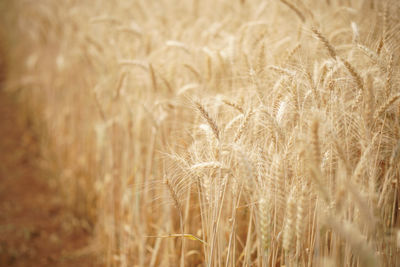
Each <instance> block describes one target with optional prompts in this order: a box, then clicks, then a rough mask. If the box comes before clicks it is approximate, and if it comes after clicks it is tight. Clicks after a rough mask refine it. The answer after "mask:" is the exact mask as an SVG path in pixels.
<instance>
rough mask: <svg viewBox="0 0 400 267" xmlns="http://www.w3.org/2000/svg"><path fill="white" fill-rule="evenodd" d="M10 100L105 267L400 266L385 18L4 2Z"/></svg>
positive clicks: (236, 8)
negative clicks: (32, 128)
mask: <svg viewBox="0 0 400 267" xmlns="http://www.w3.org/2000/svg"><path fill="white" fill-rule="evenodd" d="M1 11H2V14H3V18H2V19H1V20H2V25H3V26H5V27H6V28H5V29H8V30H3V36H4V40H5V41H4V43H5V45H4V47H5V48H4V49H5V50H6V51H7V52H8V58H7V71H8V72H7V73H8V75H7V85H6V89H7V90H9V91H13V92H18V94H19V96H20V98H21V99H23V100H24V101H25V103H26V105H27V106H28V107H29V110H30V111H31V113H32V114H33V116H35V118H36V119H37V121H38V123H39V122H40V123H39V124H40V127H41V129H42V135H43V136H42V137H43V138H42V150H43V151H42V153H43V155H44V156H45V158H46V160H45V161H44V162H45V163H47V164H48V165H50V166H52V168H54V169H55V170H57V171H56V172H55V178H56V179H57V181H58V182H59V185H60V187H62V188H63V192H64V193H65V201H66V202H68V203H70V205H71V206H72V207H74V210H75V211H76V214H77V216H79V217H80V218H83V219H84V220H86V222H87V223H89V224H90V225H91V226H92V227H93V229H94V230H93V231H94V233H93V234H94V237H95V239H94V241H93V244H94V245H95V246H96V247H97V249H98V250H99V252H100V253H99V255H100V256H99V260H100V261H101V262H103V263H105V264H106V265H107V266H177V265H181V266H197V265H201V266H203V265H204V266H236V265H243V266H281V265H285V266H397V265H399V264H400V257H399V255H400V253H399V252H400V251H399V249H400V244H399V240H398V236H399V227H400V216H399V203H400V201H399V200H400V196H399V182H400V181H399V164H398V163H399V154H400V153H399V147H400V146H399V142H400V141H399V140H400V136H399V135H400V128H399V122H400V121H399V118H400V117H399V115H400V107H399V102H398V99H399V93H400V92H399V87H398V85H399V77H400V76H399V66H400V62H399V55H400V46H399V44H400V34H399V27H400V17H399V15H398V14H400V5H399V3H398V1H389V0H388V1H378V0H376V1H374V0H358V1H344V0H342V1H341V0H327V1H317V0H308V1H296V0H285V1H283V0H281V1H278V0H276V1H261V0H241V1H231V0H219V1H198V0H193V1H189V0H188V1H177V0H168V1H167V0H157V1H153V0H149V1H140V0H137V1H117V0H112V1H105V0H104V1H103V0H97V1H89V0H83V1H72V0H71V1H67V0H65V1H50V0H40V1H26V0H25V1H24V0H16V1H4V2H3V3H2V4H1Z"/></svg>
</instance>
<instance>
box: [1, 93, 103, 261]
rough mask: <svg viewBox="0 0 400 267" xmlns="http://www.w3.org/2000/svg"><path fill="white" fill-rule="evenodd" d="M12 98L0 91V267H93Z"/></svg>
mask: <svg viewBox="0 0 400 267" xmlns="http://www.w3.org/2000/svg"><path fill="white" fill-rule="evenodd" d="M13 98H15V97H13V96H12V95H7V94H6V93H4V92H2V91H1V88H0V266H74V267H79V266H98V264H95V261H94V257H93V256H92V255H91V254H90V253H89V252H88V251H89V250H88V249H87V244H88V241H89V238H90V234H89V233H88V232H87V231H85V230H84V229H83V228H82V227H76V226H74V220H75V219H74V216H73V215H72V213H71V212H70V211H69V210H68V208H67V207H66V206H65V205H64V204H63V200H62V198H61V194H60V191H59V190H60V189H59V188H58V187H57V186H56V183H54V181H53V183H52V181H51V177H49V175H46V172H45V171H44V170H42V169H41V168H40V167H39V164H38V159H40V155H39V145H38V140H37V138H36V136H35V134H34V132H33V131H32V129H31V127H30V126H29V120H28V119H27V117H26V116H24V114H21V111H20V110H21V108H20V107H19V104H18V103H17V101H16V100H15V99H13Z"/></svg>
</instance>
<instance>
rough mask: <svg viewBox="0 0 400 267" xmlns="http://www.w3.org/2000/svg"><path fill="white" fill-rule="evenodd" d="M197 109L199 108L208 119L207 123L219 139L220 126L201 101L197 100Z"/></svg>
mask: <svg viewBox="0 0 400 267" xmlns="http://www.w3.org/2000/svg"><path fill="white" fill-rule="evenodd" d="M195 104H196V107H197V109H198V110H199V112H200V114H201V116H202V117H203V118H204V119H205V120H206V121H207V123H208V124H209V125H210V127H211V129H212V131H213V133H214V135H215V138H217V140H219V128H218V126H217V123H216V122H215V121H214V120H213V119H212V118H211V116H210V114H209V113H208V112H207V111H206V109H205V108H204V106H203V105H202V104H200V103H199V102H197V101H196V102H195Z"/></svg>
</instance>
